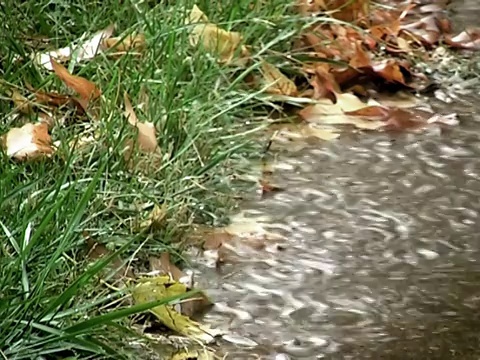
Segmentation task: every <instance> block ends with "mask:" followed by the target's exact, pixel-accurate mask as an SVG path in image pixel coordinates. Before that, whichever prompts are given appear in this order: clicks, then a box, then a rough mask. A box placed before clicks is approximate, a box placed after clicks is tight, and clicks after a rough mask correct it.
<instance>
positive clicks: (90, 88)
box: [50, 58, 102, 104]
mask: <svg viewBox="0 0 480 360" xmlns="http://www.w3.org/2000/svg"><path fill="white" fill-rule="evenodd" d="M50 61H51V64H52V68H53V71H54V72H55V74H57V76H58V77H59V78H60V80H62V81H63V82H64V83H65V85H67V86H68V87H69V88H70V89H72V90H74V91H75V92H76V93H78V95H80V98H81V99H82V100H83V101H85V102H86V103H87V104H88V102H89V101H91V100H95V99H97V98H99V97H100V95H101V94H102V92H101V91H100V89H98V88H97V87H96V85H95V84H94V83H93V82H91V81H89V80H87V79H85V78H83V77H81V76H76V75H72V74H70V73H69V72H68V70H67V69H66V68H65V66H63V65H61V64H59V63H58V62H56V61H55V60H54V59H53V58H51V59H50Z"/></svg>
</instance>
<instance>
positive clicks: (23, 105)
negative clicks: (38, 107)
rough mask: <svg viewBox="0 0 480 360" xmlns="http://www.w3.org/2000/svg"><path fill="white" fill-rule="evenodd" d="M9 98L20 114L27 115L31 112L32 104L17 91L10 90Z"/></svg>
mask: <svg viewBox="0 0 480 360" xmlns="http://www.w3.org/2000/svg"><path fill="white" fill-rule="evenodd" d="M10 98H11V99H12V101H13V103H14V104H15V107H16V108H17V110H18V111H20V112H21V113H23V114H27V115H28V114H31V113H32V112H33V104H32V102H31V101H30V100H29V99H27V98H26V97H25V96H23V95H22V94H20V92H19V91H18V90H17V89H12V90H11V94H10Z"/></svg>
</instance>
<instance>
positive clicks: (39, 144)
mask: <svg viewBox="0 0 480 360" xmlns="http://www.w3.org/2000/svg"><path fill="white" fill-rule="evenodd" d="M3 146H4V148H5V151H6V153H7V156H9V157H11V158H14V159H17V160H33V159H39V158H43V157H49V156H51V155H52V154H53V152H54V150H53V147H52V139H51V138H50V135H49V134H48V124H46V123H39V124H31V123H28V124H25V125H23V126H22V127H21V128H13V129H10V131H9V132H8V133H7V134H6V135H4V136H3Z"/></svg>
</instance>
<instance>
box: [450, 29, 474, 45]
mask: <svg viewBox="0 0 480 360" xmlns="http://www.w3.org/2000/svg"><path fill="white" fill-rule="evenodd" d="M445 42H446V43H447V44H448V45H450V46H452V47H455V48H460V49H468V50H480V29H467V30H465V31H463V32H461V33H460V34H458V35H456V36H453V37H452V36H450V35H447V36H445Z"/></svg>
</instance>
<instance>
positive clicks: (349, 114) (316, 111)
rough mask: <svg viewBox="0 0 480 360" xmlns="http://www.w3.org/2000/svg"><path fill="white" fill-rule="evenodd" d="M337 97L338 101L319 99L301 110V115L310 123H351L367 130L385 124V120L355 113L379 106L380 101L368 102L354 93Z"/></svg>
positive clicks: (337, 95)
mask: <svg viewBox="0 0 480 360" xmlns="http://www.w3.org/2000/svg"><path fill="white" fill-rule="evenodd" d="M336 98H337V102H336V103H333V102H332V101H331V100H329V99H323V100H319V101H318V103H317V104H315V105H311V106H308V107H306V108H304V109H303V110H301V111H300V113H299V115H300V116H301V117H302V118H303V119H304V120H305V121H307V122H309V123H315V124H322V125H342V124H343V125H345V124H349V125H354V126H355V127H357V128H359V129H365V130H376V129H379V128H381V127H383V126H385V123H384V122H383V121H378V120H368V119H364V118H361V117H359V116H355V115H353V114H354V112H356V111H359V110H363V111H367V110H369V108H372V107H378V106H379V104H378V103H376V102H373V101H371V102H370V103H369V104H366V103H364V102H362V101H361V100H360V99H359V98H358V97H356V96H355V95H353V94H336Z"/></svg>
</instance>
